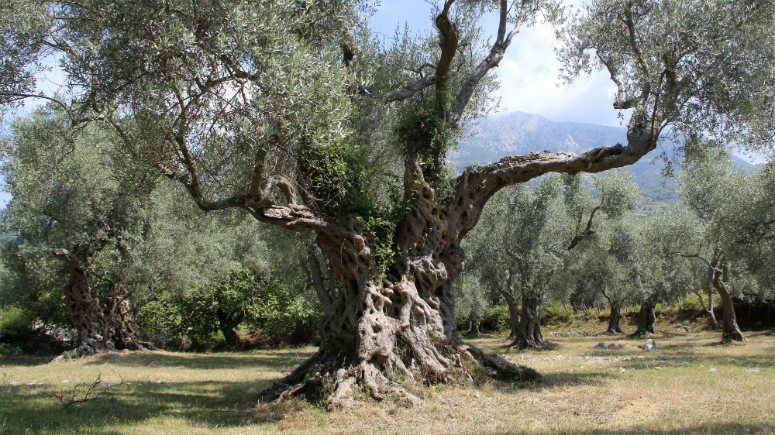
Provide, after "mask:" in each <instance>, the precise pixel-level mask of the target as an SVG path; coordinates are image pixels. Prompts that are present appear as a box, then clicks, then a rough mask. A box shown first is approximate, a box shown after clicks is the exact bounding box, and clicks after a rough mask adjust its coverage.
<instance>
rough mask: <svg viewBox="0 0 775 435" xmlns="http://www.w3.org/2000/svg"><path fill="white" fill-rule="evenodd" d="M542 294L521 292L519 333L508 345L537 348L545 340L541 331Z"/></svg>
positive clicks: (544, 342) (520, 347)
mask: <svg viewBox="0 0 775 435" xmlns="http://www.w3.org/2000/svg"><path fill="white" fill-rule="evenodd" d="M542 299H543V295H533V294H529V293H523V294H522V312H521V314H520V321H519V335H518V336H517V338H516V339H515V340H514V342H512V343H511V344H510V345H509V347H516V348H519V349H538V348H540V347H541V346H543V345H544V344H546V341H545V340H544V336H543V334H542V333H541V311H540V309H541V300H542Z"/></svg>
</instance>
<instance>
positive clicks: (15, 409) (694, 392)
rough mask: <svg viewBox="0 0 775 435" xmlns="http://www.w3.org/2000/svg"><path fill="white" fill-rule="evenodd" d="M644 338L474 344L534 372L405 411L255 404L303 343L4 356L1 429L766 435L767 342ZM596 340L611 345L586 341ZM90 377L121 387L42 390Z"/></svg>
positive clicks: (392, 405) (769, 400)
mask: <svg viewBox="0 0 775 435" xmlns="http://www.w3.org/2000/svg"><path fill="white" fill-rule="evenodd" d="M652 338H654V339H655V340H656V341H657V343H658V344H659V346H660V348H659V349H658V350H656V351H646V350H643V349H640V348H638V347H637V346H640V345H642V344H643V342H645V338H644V339H640V340H632V339H629V338H627V337H623V336H619V337H609V336H594V337H584V336H573V337H566V338H563V337H555V338H552V340H553V341H554V342H555V343H556V346H553V347H552V348H549V349H546V350H537V351H536V350H533V351H524V352H518V351H510V350H506V348H505V345H506V344H507V342H506V340H505V339H503V338H501V337H490V338H483V339H478V340H474V342H475V344H476V345H478V346H481V347H484V348H487V349H490V350H491V351H494V352H497V353H498V354H501V355H506V358H508V359H510V360H511V361H514V362H516V363H519V364H524V365H528V366H530V367H533V368H535V369H536V370H538V371H539V372H540V373H542V374H543V381H542V382H541V383H538V384H523V385H511V384H503V383H499V382H495V381H492V382H489V383H487V384H486V385H484V386H481V387H476V388H475V387H466V386H446V385H439V386H436V387H431V388H419V389H416V392H417V393H418V394H420V395H421V396H422V397H423V399H424V402H423V404H422V405H420V406H418V407H415V408H407V407H405V405H404V404H403V403H401V402H400V401H398V400H393V399H391V398H388V399H386V400H385V401H384V402H382V403H377V402H374V401H372V400H370V399H368V398H366V397H365V396H364V399H363V401H362V402H361V403H360V406H359V407H358V408H357V409H354V410H349V411H339V412H333V413H328V412H325V411H323V410H322V409H321V408H319V407H316V406H315V405H314V404H310V403H307V402H303V401H298V400H290V401H286V402H283V403H272V404H263V405H260V406H257V407H256V406H255V402H254V398H255V396H256V394H257V393H258V392H259V391H260V390H261V389H263V388H265V387H267V386H269V385H270V384H271V382H272V381H273V380H276V379H278V378H280V377H281V376H282V375H283V373H287V372H288V371H290V370H292V369H293V368H294V367H295V366H296V365H298V364H300V363H301V362H303V361H304V359H305V358H307V357H308V356H309V355H311V353H312V352H313V351H314V349H312V348H305V349H299V350H282V351H255V352H244V353H221V354H175V353H167V352H134V353H129V352H116V353H110V354H106V355H100V356H98V357H93V358H86V359H83V360H79V361H71V362H67V363H64V364H47V363H45V361H42V360H1V361H0V364H1V365H2V367H0V371H2V372H4V373H5V377H4V378H2V379H3V380H2V384H1V385H2V386H0V424H2V425H3V426H2V430H3V431H4V433H24V432H25V431H27V432H31V433H71V432H76V431H78V432H81V433H115V434H151V433H153V434H157V433H167V434H177V433H208V434H209V433H215V434H254V433H277V432H280V433H288V434H296V433H330V434H334V433H363V434H370V433H385V434H396V433H399V434H412V435H417V434H425V433H434V434H435V433H438V434H442V433H444V434H447V433H449V434H469V433H484V434H506V433H514V434H543V433H546V434H552V433H567V434H571V433H585V434H586V433H619V434H640V433H673V434H695V433H696V434H727V433H739V434H772V433H775V358H774V357H775V337H773V336H771V335H766V334H764V333H759V334H750V339H751V341H750V342H749V343H748V344H744V345H729V346H721V345H717V342H718V340H719V337H718V335H717V334H711V333H705V332H702V333H688V334H683V335H672V334H661V335H657V336H655V337H652ZM601 341H605V342H607V343H610V342H614V343H617V344H619V346H620V347H621V349H619V350H600V349H593V346H594V345H595V344H596V343H598V342H601ZM711 369H715V371H709V370H711ZM98 373H101V374H102V379H103V381H104V382H106V383H118V382H120V379H124V380H125V381H128V382H129V383H131V385H126V386H121V387H118V388H116V390H115V391H113V390H111V392H110V398H109V399H107V400H104V401H101V402H99V403H85V404H83V405H79V406H77V407H73V408H74V409H73V408H71V409H68V410H64V409H62V406H61V404H59V403H58V402H57V401H56V400H55V398H54V397H52V396H51V395H50V393H51V392H53V391H54V389H55V388H54V386H56V387H61V385H63V382H64V381H65V380H67V381H68V382H66V383H64V385H67V384H68V383H70V382H77V381H80V380H85V381H87V382H88V381H93V380H94V378H95V377H96V375H97V374H98ZM137 381H140V382H139V383H136V382H137ZM146 381H150V382H148V383H146ZM156 381H169V383H156ZM33 382H34V383H35V385H34V386H32V385H26V384H28V383H33ZM11 383H15V384H17V386H15V387H12V386H11ZM39 383H43V384H45V385H38V384H39ZM33 393H36V394H33Z"/></svg>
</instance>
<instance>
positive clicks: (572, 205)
mask: <svg viewBox="0 0 775 435" xmlns="http://www.w3.org/2000/svg"><path fill="white" fill-rule="evenodd" d="M677 181H678V185H679V192H680V199H679V200H677V201H674V202H673V203H672V204H671V205H670V207H668V209H667V210H666V211H664V212H661V213H656V214H651V215H647V216H638V215H637V207H638V205H639V203H640V201H641V196H640V193H639V190H638V187H637V185H636V184H635V183H634V182H633V181H632V179H631V176H629V175H628V174H627V173H626V172H616V171H613V172H608V173H607V174H606V175H605V176H596V177H586V176H579V175H577V176H575V177H572V176H568V175H551V176H548V177H546V178H543V179H541V180H540V181H538V182H536V183H534V185H532V186H529V185H518V186H515V187H511V188H508V189H504V190H503V191H502V192H500V193H499V194H498V195H497V196H496V197H495V198H494V199H493V201H492V205H491V206H490V207H489V208H488V209H487V210H486V211H485V213H484V214H483V215H482V220H481V222H480V224H479V226H477V229H476V230H474V232H473V234H472V236H471V237H469V238H468V239H467V240H466V244H465V247H466V250H467V251H468V252H470V253H471V260H472V261H471V262H470V263H469V267H468V268H467V271H466V272H465V273H464V275H465V277H464V278H463V279H462V285H461V286H460V289H461V293H462V294H461V295H460V297H459V300H460V302H461V303H459V305H458V307H457V316H458V318H459V319H460V320H462V319H470V320H469V325H471V326H470V327H469V331H470V330H471V327H473V326H474V325H473V323H472V322H481V321H482V318H483V315H484V311H485V309H486V307H488V306H492V305H493V304H499V303H505V304H506V305H507V306H508V312H509V317H510V321H511V325H510V327H511V330H510V335H509V338H510V339H513V340H514V341H513V343H512V344H511V346H515V347H519V348H529V347H530V348H535V347H540V346H541V345H543V344H544V343H545V341H544V338H543V335H542V333H541V322H540V318H541V316H540V309H539V308H540V307H541V305H542V303H546V302H549V303H551V302H562V303H569V304H570V305H571V307H573V308H574V309H579V310H586V308H588V307H590V306H592V305H593V304H599V303H600V302H602V303H603V304H605V305H607V306H608V307H609V309H610V315H609V323H608V326H607V329H606V330H605V332H606V333H609V334H621V333H623V332H622V329H621V327H620V321H621V316H622V314H621V309H622V307H623V306H624V305H628V304H638V305H640V307H641V309H640V313H639V314H638V322H639V323H638V328H637V330H636V331H635V332H634V333H633V335H643V334H646V333H654V332H658V331H657V328H658V326H657V324H656V314H655V307H656V305H657V303H659V302H668V303H671V302H673V303H675V302H677V301H678V300H679V299H680V298H684V299H685V298H687V297H688V296H689V295H693V296H694V297H697V298H698V299H699V302H700V304H701V305H702V307H703V308H704V310H705V312H706V314H707V317H708V327H709V328H711V329H713V330H718V331H721V333H722V337H723V340H724V341H728V340H735V341H745V337H744V335H743V333H742V331H741V330H740V327H739V326H738V322H737V320H736V315H735V309H734V301H735V300H737V301H745V302H753V303H763V304H770V303H772V302H773V298H775V292H773V285H772V284H773V283H772V279H773V273H772V270H771V268H770V267H769V265H770V264H772V260H773V258H772V257H771V256H772V253H773V247H774V246H775V245H773V238H775V233H773V232H772V231H773V230H772V228H770V227H771V226H772V220H773V217H774V216H773V212H775V208H773V207H775V202H773V198H772V194H771V193H770V186H771V183H772V182H773V174H772V163H766V164H764V165H762V166H761V167H760V168H758V169H757V170H755V171H751V172H747V171H745V170H742V169H735V168H734V167H733V165H732V159H731V155H730V154H729V153H728V152H727V151H725V150H723V149H718V150H711V151H704V152H702V153H700V154H698V155H695V156H693V157H692V158H691V159H690V161H689V164H688V165H687V166H686V167H685V168H684V169H683V170H682V171H681V172H680V173H679V174H678V175H677ZM714 297H717V298H718V300H719V301H720V302H721V306H722V309H723V318H722V320H721V322H720V323H719V322H718V320H717V319H716V317H715V314H714V311H713V305H714V302H713V301H714Z"/></svg>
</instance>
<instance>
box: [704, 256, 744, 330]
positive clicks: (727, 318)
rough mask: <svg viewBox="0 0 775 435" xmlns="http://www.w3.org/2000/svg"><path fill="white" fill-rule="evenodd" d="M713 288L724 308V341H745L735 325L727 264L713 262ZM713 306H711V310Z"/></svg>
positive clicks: (722, 328)
mask: <svg viewBox="0 0 775 435" xmlns="http://www.w3.org/2000/svg"><path fill="white" fill-rule="evenodd" d="M711 283H712V284H713V288H715V289H716V291H717V292H718V295H719V298H720V299H721V307H722V308H723V309H724V317H723V318H722V320H721V332H722V334H723V337H724V338H723V339H724V341H727V340H733V341H747V340H746V338H745V336H744V335H743V332H742V331H741V330H740V327H739V326H738V325H737V316H736V315H735V305H734V303H733V301H732V284H731V283H730V282H729V265H728V264H724V265H723V266H722V267H717V265H716V264H715V263H714V264H713V278H712V279H711ZM712 309H713V307H712V306H711V310H712Z"/></svg>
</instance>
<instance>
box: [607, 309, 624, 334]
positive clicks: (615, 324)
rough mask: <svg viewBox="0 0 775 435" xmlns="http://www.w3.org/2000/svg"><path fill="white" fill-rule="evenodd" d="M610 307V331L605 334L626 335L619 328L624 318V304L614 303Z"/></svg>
mask: <svg viewBox="0 0 775 435" xmlns="http://www.w3.org/2000/svg"><path fill="white" fill-rule="evenodd" d="M609 305H610V306H611V317H610V318H609V319H608V329H607V330H606V331H605V333H606V334H611V335H616V334H624V332H622V328H621V327H620V326H619V323H620V321H621V318H622V304H621V303H616V302H612V303H610V304H609Z"/></svg>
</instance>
